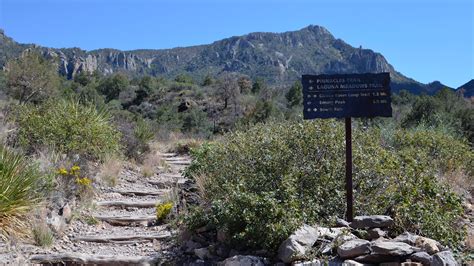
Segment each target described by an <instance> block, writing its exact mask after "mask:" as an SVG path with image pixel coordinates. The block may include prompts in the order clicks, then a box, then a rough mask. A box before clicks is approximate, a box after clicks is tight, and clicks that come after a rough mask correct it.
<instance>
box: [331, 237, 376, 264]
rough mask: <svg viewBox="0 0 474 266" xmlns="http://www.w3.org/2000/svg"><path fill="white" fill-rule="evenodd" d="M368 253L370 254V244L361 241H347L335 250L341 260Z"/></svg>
mask: <svg viewBox="0 0 474 266" xmlns="http://www.w3.org/2000/svg"><path fill="white" fill-rule="evenodd" d="M368 253H370V242H369V241H367V240H363V239H354V240H350V241H347V242H345V243H344V244H342V245H340V246H339V247H338V248H337V254H338V255H339V257H341V258H343V259H349V258H355V257H357V256H360V255H364V254H368Z"/></svg>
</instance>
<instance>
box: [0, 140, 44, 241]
mask: <svg viewBox="0 0 474 266" xmlns="http://www.w3.org/2000/svg"><path fill="white" fill-rule="evenodd" d="M0 169H1V171H0V237H1V238H3V239H5V238H7V237H8V236H16V237H27V235H26V233H25V232H26V231H27V229H28V228H29V224H28V219H26V218H25V217H26V216H27V215H28V214H29V213H30V211H31V210H32V208H34V206H36V205H37V204H38V203H39V201H40V200H41V198H42V193H41V190H42V188H43V187H44V185H45V183H46V182H48V180H47V179H46V177H44V176H42V175H41V174H40V172H39V171H38V170H37V169H36V167H35V166H33V165H30V164H29V163H28V161H27V159H26V157H24V155H22V154H19V153H16V152H14V151H12V150H11V149H9V148H7V147H5V146H0Z"/></svg>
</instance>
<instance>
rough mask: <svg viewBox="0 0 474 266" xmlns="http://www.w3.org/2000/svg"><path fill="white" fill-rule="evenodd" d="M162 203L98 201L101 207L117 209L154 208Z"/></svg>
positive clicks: (97, 203)
mask: <svg viewBox="0 0 474 266" xmlns="http://www.w3.org/2000/svg"><path fill="white" fill-rule="evenodd" d="M159 202H160V201H122V200H117V201H98V202H96V205H97V206H99V207H115V208H122V209H125V208H153V207H155V206H156V204H157V203H159Z"/></svg>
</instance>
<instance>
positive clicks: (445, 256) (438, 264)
mask: <svg viewBox="0 0 474 266" xmlns="http://www.w3.org/2000/svg"><path fill="white" fill-rule="evenodd" d="M431 265H432V266H447V265H449V266H456V265H459V264H458V263H457V261H456V260H455V259H454V256H453V253H452V252H451V251H448V250H447V251H442V252H438V253H436V254H435V255H434V256H433V260H432V261H431Z"/></svg>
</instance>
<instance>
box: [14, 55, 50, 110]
mask: <svg viewBox="0 0 474 266" xmlns="http://www.w3.org/2000/svg"><path fill="white" fill-rule="evenodd" d="M6 69H7V93H8V95H9V96H10V97H12V98H14V99H16V100H18V101H19V102H20V104H25V103H28V102H33V103H39V102H42V101H44V100H45V99H47V98H49V97H51V96H54V95H56V94H57V92H58V86H59V76H58V74H57V69H56V67H55V66H54V64H52V63H51V62H50V61H48V60H46V59H45V58H44V57H43V56H41V55H40V54H39V53H37V52H34V51H28V52H25V53H24V54H23V55H22V56H21V57H20V58H18V59H14V60H11V61H9V62H8V63H7V66H6Z"/></svg>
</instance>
